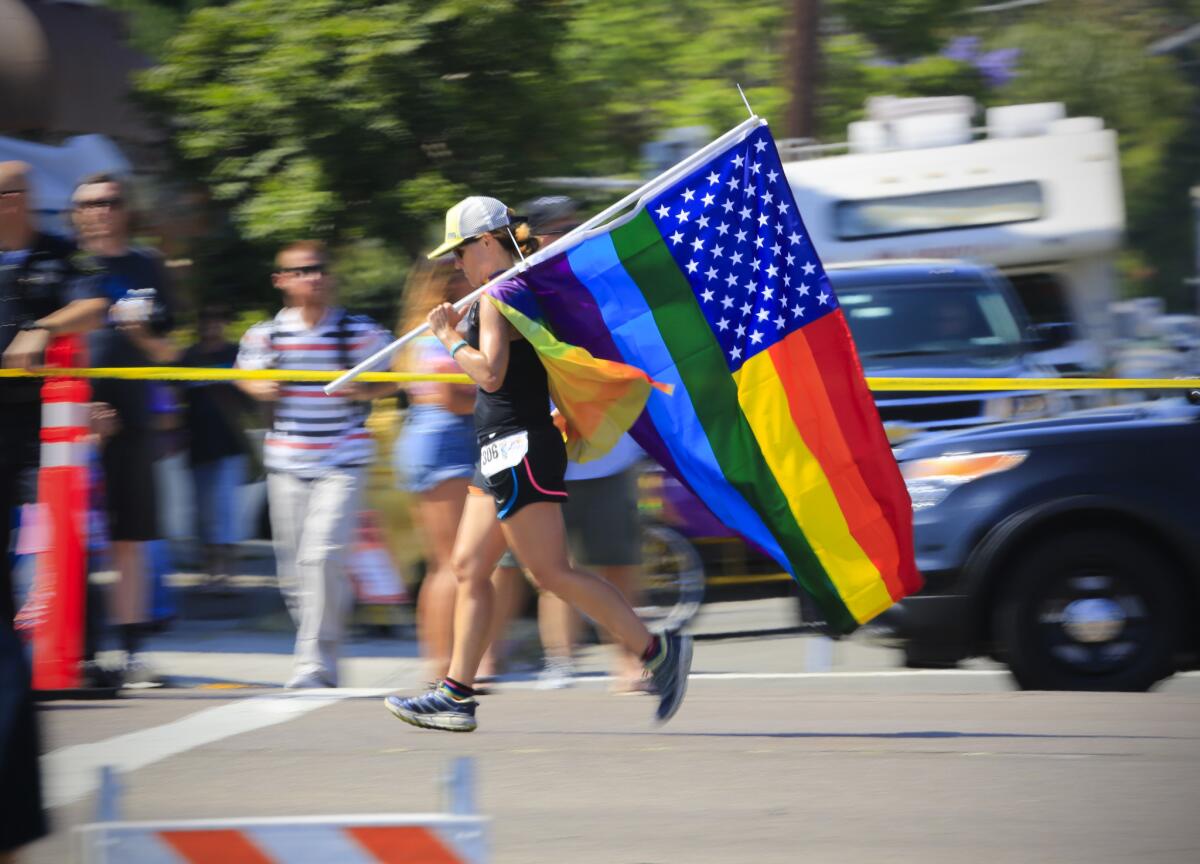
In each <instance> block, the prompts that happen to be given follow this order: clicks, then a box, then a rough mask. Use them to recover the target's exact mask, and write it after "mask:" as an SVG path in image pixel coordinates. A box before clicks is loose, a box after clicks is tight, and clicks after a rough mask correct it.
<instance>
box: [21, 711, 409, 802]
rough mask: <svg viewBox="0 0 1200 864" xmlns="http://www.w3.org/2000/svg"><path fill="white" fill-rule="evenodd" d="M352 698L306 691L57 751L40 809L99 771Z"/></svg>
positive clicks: (69, 798)
mask: <svg viewBox="0 0 1200 864" xmlns="http://www.w3.org/2000/svg"><path fill="white" fill-rule="evenodd" d="M358 692H359V691H355V690H308V691H298V692H295V693H275V694H271V695H267V696H254V697H251V698H249V699H242V700H239V701H237V702H232V703H229V704H226V705H219V706H217V707H214V708H206V709H204V710H202V711H197V712H196V713H195V714H189V715H188V716H187V717H184V718H182V719H180V720H175V721H173V722H171V723H165V724H163V725H161V726H153V727H151V728H149V729H141V730H138V731H137V732H130V733H128V734H125V735H117V736H115V737H113V738H107V739H105V740H103V741H95V742H93V743H91V744H75V745H72V746H70V747H62V748H60V749H58V750H54V751H52V752H50V753H47V754H46V755H45V756H43V757H42V760H41V764H42V775H43V777H44V778H45V782H46V803H47V804H48V805H49V806H51V807H62V806H64V805H67V804H71V803H72V802H75V801H78V800H79V799H80V798H83V797H85V796H86V795H88V794H90V793H91V792H93V791H95V789H96V786H97V785H98V783H99V779H100V778H99V770H100V768H101V766H103V765H110V766H112V768H113V770H114V771H116V772H117V773H127V772H129V771H136V770H137V769H139V768H144V767H146V766H147V765H152V764H153V763H155V762H160V761H162V760H163V759H168V758H170V757H171V756H177V755H179V754H180V753H185V752H187V751H188V750H194V749H195V748H197V747H202V746H204V745H205V744H211V743H213V742H215V741H220V740H221V739H223V738H229V737H231V736H233V735H240V734H242V733H243V732H252V731H254V730H255V729H262V728H264V727H266V726H274V725H275V724H277V723H286V722H287V721H289V720H294V719H296V718H297V717H300V716H302V715H304V714H307V713H309V712H310V711H315V710H317V709H318V708H323V707H325V706H326V705H332V704H333V703H335V702H340V701H341V700H343V699H347V698H351V697H353V696H355V695H356V694H358ZM384 692H387V691H384Z"/></svg>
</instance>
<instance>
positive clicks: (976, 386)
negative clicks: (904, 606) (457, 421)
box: [0, 366, 1200, 392]
mask: <svg viewBox="0 0 1200 864" xmlns="http://www.w3.org/2000/svg"><path fill="white" fill-rule="evenodd" d="M341 374H342V373H341V372H319V371H316V370H312V369H291V370H282V369H195V368H191V367H183V366H133V367H121V368H118V367H106V368H85V369H35V370H33V371H29V372H26V371H25V370H23V369H0V378H30V377H33V378H50V377H53V378H119V379H122V380H133V381H307V382H317V383H320V382H324V381H332V380H333V379H334V378H337V377H338V376H339V375H341ZM356 380H358V381H362V382H364V383H380V382H391V383H395V384H403V383H410V382H414V381H428V382H435V383H446V384H470V383H471V379H470V378H468V377H467V376H466V375H463V374H461V373H456V372H446V373H428V372H364V373H362V374H361V375H359V376H358V378H357V379H356ZM866 380H867V386H868V387H870V388H871V389H872V390H876V391H880V392H888V391H897V390H903V391H929V392H939V391H946V390H966V391H995V390H1025V391H1042V390H1192V389H1196V388H1200V378H867V379H866Z"/></svg>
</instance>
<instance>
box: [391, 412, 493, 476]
mask: <svg viewBox="0 0 1200 864" xmlns="http://www.w3.org/2000/svg"><path fill="white" fill-rule="evenodd" d="M478 458H479V446H478V444H477V443H476V440H475V420H474V418H472V417H471V415H470V414H454V413H452V412H450V411H447V410H446V409H445V408H442V407H440V406H437V405H413V406H411V407H410V408H409V409H408V412H407V413H406V415H405V417H404V426H403V428H402V429H401V430H400V434H399V436H397V438H396V449H395V463H394V464H395V466H396V475H397V477H398V478H399V481H400V485H401V487H402V488H404V489H406V490H408V491H409V492H428V491H429V490H430V489H433V488H434V487H435V486H437V485H438V484H439V483H444V482H445V481H447V480H453V479H455V478H457V477H462V478H465V479H467V480H469V479H471V476H472V475H473V474H474V473H475V461H476V460H477V459H478Z"/></svg>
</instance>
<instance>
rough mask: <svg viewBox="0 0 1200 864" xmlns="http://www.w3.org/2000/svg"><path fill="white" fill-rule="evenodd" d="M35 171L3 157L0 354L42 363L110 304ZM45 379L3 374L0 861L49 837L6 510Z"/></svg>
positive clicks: (22, 475)
mask: <svg viewBox="0 0 1200 864" xmlns="http://www.w3.org/2000/svg"><path fill="white" fill-rule="evenodd" d="M31 173H32V169H31V168H30V166H29V165H27V164H26V163H24V162H17V161H5V162H0V355H2V357H3V365H4V367H5V368H19V369H32V368H37V367H38V366H40V365H41V364H42V362H43V360H44V356H45V351H46V348H47V346H48V345H49V344H50V342H51V340H52V339H53V338H54V337H56V336H64V335H68V334H76V333H83V332H86V331H87V330H89V329H91V328H94V327H98V326H100V324H101V322H103V320H104V310H105V309H107V308H108V302H107V300H105V299H104V298H103V297H100V296H99V295H98V294H97V293H96V291H95V288H96V286H95V283H94V281H93V280H91V279H90V278H89V277H88V274H86V273H85V272H83V271H82V270H80V268H79V266H78V262H77V261H76V255H75V246H74V244H72V243H71V242H70V241H69V240H67V239H66V238H65V237H60V236H57V235H55V234H50V233H47V232H44V231H41V230H39V229H38V227H37V225H36V224H35V222H34V218H33V213H34V204H33V200H32V198H33V195H32V193H33V188H32V180H31V176H30V175H31ZM42 384H43V382H42V381H41V380H40V379H37V378H5V379H0V778H2V779H0V861H10V860H13V858H12V857H11V856H13V855H14V854H15V853H16V850H17V849H18V848H19V847H21V846H24V845H26V844H28V843H32V842H33V841H34V840H36V839H38V838H39V837H41V836H43V835H44V834H45V833H46V828H47V826H46V820H45V815H44V812H43V810H42V795H41V777H40V774H39V771H38V754H39V752H40V748H39V745H38V737H39V736H38V721H37V715H36V714H35V712H34V706H33V695H32V692H31V689H30V685H31V681H30V670H29V664H28V661H27V658H26V653H25V647H24V645H23V644H22V641H21V639H20V638H19V637H18V636H17V633H16V630H15V629H14V626H13V616H14V615H15V605H16V598H15V597H14V594H13V584H12V583H13V580H12V562H13V556H11V555H10V554H9V546H10V543H11V540H12V534H13V533H14V532H13V531H12V528H13V522H14V519H13V515H14V512H15V511H16V509H17V507H18V505H21V504H29V503H32V501H33V500H34V499H35V496H36V487H37V469H38V463H39V460H40V455H41V448H40V444H41V441H40V440H39V430H40V427H41V416H42V415H41V412H42V405H41V401H40V393H41V388H42Z"/></svg>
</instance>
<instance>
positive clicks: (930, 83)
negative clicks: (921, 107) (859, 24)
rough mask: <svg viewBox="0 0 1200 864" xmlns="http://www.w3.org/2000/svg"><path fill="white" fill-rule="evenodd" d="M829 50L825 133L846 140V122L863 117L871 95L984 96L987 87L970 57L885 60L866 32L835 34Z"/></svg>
mask: <svg viewBox="0 0 1200 864" xmlns="http://www.w3.org/2000/svg"><path fill="white" fill-rule="evenodd" d="M823 49H824V52H825V57H824V60H825V71H824V84H823V85H822V87H821V104H820V107H819V109H818V112H817V114H818V124H817V125H818V128H819V129H820V134H821V137H822V138H825V139H828V140H835V141H836V140H842V139H843V138H844V137H845V135H846V125H847V124H848V123H850V122H852V121H854V120H861V119H862V118H863V116H864V113H865V112H864V107H865V105H866V102H867V99H868V98H870V97H871V96H881V95H889V96H945V95H947V94H962V95H966V96H973V97H975V98H982V97H983V96H984V95H985V87H984V82H983V78H982V76H981V75H980V74H979V71H978V70H977V69H976V68H975V67H974V66H972V65H971V64H970V63H966V62H963V61H959V60H950V59H947V58H945V57H939V56H936V55H935V56H931V57H923V58H920V59H917V60H913V61H911V62H909V63H904V64H898V63H889V62H886V61H881V60H879V59H878V58H877V56H876V53H875V49H874V47H873V46H872V45H871V44H870V43H869V42H868V41H867V40H866V39H864V38H863V37H862V36H859V35H857V34H844V35H838V36H833V37H830V38H829V39H827V40H826V42H825V44H824V45H823Z"/></svg>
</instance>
